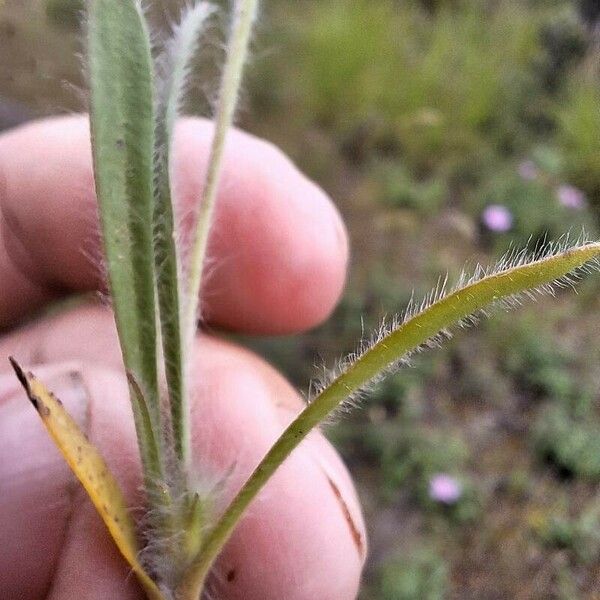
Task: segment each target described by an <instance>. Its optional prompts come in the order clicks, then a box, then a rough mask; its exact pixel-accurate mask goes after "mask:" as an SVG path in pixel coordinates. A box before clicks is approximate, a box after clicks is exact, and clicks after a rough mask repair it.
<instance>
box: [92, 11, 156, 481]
mask: <svg viewBox="0 0 600 600" xmlns="http://www.w3.org/2000/svg"><path fill="white" fill-rule="evenodd" d="M88 15H89V19H88V21H89V30H88V46H89V47H88V56H89V77H90V88H91V132H92V147H93V154H94V173H95V178H96V192H97V195H98V202H99V208H100V218H101V223H102V233H103V238H104V247H105V253H106V259H107V265H108V278H109V283H110V291H111V294H112V300H113V306H114V310H115V318H116V322H117V329H118V332H119V338H120V342H121V349H122V352H123V359H124V362H125V366H126V367H127V369H128V370H129V371H130V372H131V373H133V374H134V375H135V378H136V381H137V382H138V383H139V386H140V388H141V390H142V393H143V395H144V398H145V402H146V404H147V406H148V410H149V412H150V423H148V421H147V420H146V419H144V418H143V416H142V412H143V411H142V408H141V407H140V404H139V398H138V396H137V394H136V393H134V392H133V391H132V394H131V398H132V404H133V412H134V415H135V422H136V428H137V431H138V441H139V443H140V452H141V455H142V463H143V466H144V472H145V475H146V478H147V480H157V479H163V469H162V467H161V465H160V464H156V460H155V457H156V456H160V455H161V454H160V452H156V448H158V447H160V444H161V440H160V435H159V430H160V429H159V426H160V421H161V415H160V407H159V391H158V377H157V360H156V354H157V348H156V346H157V331H156V307H155V304H156V302H155V285H154V261H153V241H152V222H153V204H154V198H153V152H154V106H153V103H154V100H153V71H152V58H151V53H150V40H149V34H148V31H147V27H146V24H145V21H144V18H143V15H142V12H141V8H140V6H139V4H138V2H136V1H135V0H92V1H91V2H90V3H89V9H88ZM148 424H150V427H148Z"/></svg>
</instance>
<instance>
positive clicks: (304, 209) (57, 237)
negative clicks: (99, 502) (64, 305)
mask: <svg viewBox="0 0 600 600" xmlns="http://www.w3.org/2000/svg"><path fill="white" fill-rule="evenodd" d="M210 133H211V126H210V124H209V123H207V122H205V121H200V120H187V121H185V122H183V123H181V124H180V126H179V128H178V130H177V136H176V149H175V157H176V166H175V181H176V188H177V189H176V192H177V197H178V198H180V201H181V204H180V207H179V211H180V216H181V219H182V223H183V229H184V230H187V231H189V222H190V213H191V212H192V210H193V207H194V204H195V202H196V201H197V198H198V197H199V193H198V192H199V189H200V187H201V185H202V173H203V169H204V166H205V164H206V157H207V152H208V145H209V142H210ZM93 189H94V188H93V176H92V169H91V153H90V144H89V134H88V124H87V120H86V119H85V118H84V117H68V118H57V119H51V120H45V121H40V122H37V123H32V124H29V125H26V126H24V127H21V128H19V129H15V130H13V131H10V132H7V133H5V134H3V135H1V136H0V282H2V286H1V287H0V331H2V332H3V336H2V337H0V359H1V360H0V490H1V492H0V539H2V544H0V597H2V598H13V599H23V600H30V599H31V600H33V599H36V600H37V599H39V598H48V599H49V600H50V599H51V600H58V599H60V600H70V599H73V600H75V599H78V598H83V597H85V598H87V599H89V600H95V599H98V600H100V599H103V600H104V599H106V598H114V599H115V600H126V599H127V600H130V599H131V600H133V599H139V598H143V594H142V593H141V591H140V588H139V587H138V585H137V582H136V581H135V578H134V577H133V576H132V575H131V574H130V572H129V570H128V568H127V565H126V564H125V563H124V561H123V560H122V558H121V557H120V555H119V553H118V551H117V550H116V549H115V547H114V546H113V545H112V543H111V540H110V538H109V536H108V534H107V532H106V530H105V528H104V525H103V524H102V522H101V520H100V518H99V517H98V516H97V514H96V513H95V512H94V510H93V508H92V506H91V504H90V502H89V500H88V499H87V497H86V496H85V493H84V492H83V491H82V490H81V488H80V487H79V486H78V484H77V483H76V482H75V481H74V480H73V477H72V476H71V475H70V473H69V471H68V469H67V467H66V466H65V465H64V463H63V461H62V459H61V457H60V455H59V453H58V451H57V450H56V449H55V448H54V447H53V445H52V443H51V442H50V440H49V439H48V436H47V434H46V433H45V431H44V430H43V427H42V425H41V423H40V421H39V418H38V417H37V415H36V414H35V411H34V410H33V408H32V407H31V406H30V405H29V403H28V402H27V400H26V399H25V396H24V394H23V392H22V390H21V389H20V388H19V386H18V384H17V382H16V380H15V378H14V375H13V374H12V373H11V372H10V368H9V366H8V363H7V361H6V357H7V356H8V355H9V354H11V355H14V356H15V357H16V358H17V359H18V360H19V361H20V362H21V363H22V364H24V365H25V366H26V367H27V368H32V369H33V370H34V371H35V372H36V374H37V375H38V376H39V377H40V378H41V379H43V380H44V382H45V383H46V384H47V385H48V387H49V388H50V389H52V390H53V391H54V392H55V393H56V394H57V396H58V397H59V398H61V400H62V401H63V402H64V403H65V405H66V406H67V408H68V410H69V411H70V412H71V413H72V414H73V415H74V416H75V417H76V418H77V419H78V420H79V421H80V423H81V425H82V427H84V428H85V429H86V431H87V433H88V435H89V437H90V439H92V441H93V442H94V443H96V444H97V445H98V447H99V448H100V449H101V451H102V453H103V454H104V456H105V458H106V460H107V462H108V464H109V467H110V468H111V469H112V471H113V473H115V475H116V477H117V479H118V480H119V482H120V483H121V485H122V487H123V489H124V490H125V493H126V495H127V498H128V500H129V502H130V504H131V506H133V507H139V506H141V505H142V502H143V499H142V497H141V495H140V469H139V459H138V457H137V450H136V442H135V436H134V430H133V422H132V417H131V412H130V408H129V404H128V396H127V388H126V383H125V381H124V377H123V373H122V365H121V360H120V353H119V349H118V344H117V341H116V335H115V331H114V326H113V319H112V315H111V313H110V311H109V309H108V308H106V307H105V306H102V305H101V304H99V303H98V302H94V301H89V302H85V303H83V304H79V305H78V306H76V307H74V308H70V309H66V310H65V309H63V310H61V311H60V312H59V313H54V314H52V315H51V316H49V315H48V314H46V315H45V316H43V317H39V316H38V317H37V318H35V319H34V318H32V315H35V313H36V312H39V311H40V310H41V309H43V308H44V307H45V306H46V305H48V304H49V303H51V302H52V301H54V300H56V299H58V298H64V297H66V296H68V295H69V294H71V293H73V292H82V291H94V290H102V289H103V288H104V284H103V280H102V277H101V276H100V272H101V269H100V268H99V267H98V264H99V262H100V261H99V259H100V257H101V252H100V250H99V248H100V246H99V243H98V239H99V234H98V224H97V217H96V209H95V202H96V200H95V196H94V191H93ZM183 240H184V243H185V231H184V234H183ZM209 249H210V250H209V258H210V261H209V265H208V268H207V273H206V275H207V277H206V285H205V288H204V291H203V298H202V308H203V319H204V322H205V325H206V327H205V328H204V329H205V330H206V329H209V330H213V331H214V330H215V329H219V328H221V329H229V330H232V331H241V332H249V333H254V334H281V333H293V332H298V331H302V330H304V329H307V328H310V327H312V326H314V325H316V324H318V323H320V322H321V321H323V320H324V319H325V318H326V317H327V316H328V315H329V313H330V312H331V310H332V308H333V307H334V305H335V303H336V302H337V300H338V298H339V296H340V293H341V291H342V288H343V284H344V280H345V274H346V265H347V260H348V242H347V235H346V231H345V228H344V225H343V223H342V221H341V219H340V216H339V214H338V213H337V211H336V209H335V208H334V206H333V204H332V203H331V201H330V200H329V199H328V198H327V196H326V195H325V194H324V193H323V192H322V191H321V190H320V189H319V188H318V187H317V186H315V185H314V184H313V183H311V182H309V181H308V180H307V179H306V178H305V177H304V176H303V175H301V174H300V173H299V172H298V171H297V170H296V168H295V167H294V166H293V165H292V164H291V162H290V161H289V160H288V159H287V158H285V157H284V156H283V155H282V154H281V152H280V151H279V150H277V149H276V148H274V147H273V146H271V145H270V144H268V143H266V142H264V141H261V140H258V139H256V138H254V137H252V136H249V135H247V134H244V133H241V132H237V131H236V132H232V134H231V135H230V137H229V141H228V145H227V149H226V155H225V170H224V176H223V185H222V186H221V192H220V196H219V200H218V209H217V215H216V219H215V227H214V229H213V232H212V235H211V240H210V245H209ZM19 325H20V327H19ZM191 372H192V373H193V380H192V388H193V406H192V428H193V439H194V441H193V473H192V479H193V480H194V481H195V482H196V483H197V485H198V488H199V489H204V490H207V489H213V488H214V489H215V490H216V491H215V492H214V493H213V497H214V498H215V504H216V507H217V509H218V508H219V507H220V508H222V507H223V506H224V505H225V503H226V502H227V500H228V499H229V498H230V497H231V496H232V494H233V493H235V491H236V490H237V489H239V487H240V486H241V484H242V483H243V481H244V479H245V478H246V477H247V476H248V474H249V473H250V471H251V470H252V468H253V467H254V466H255V465H256V463H257V462H258V461H259V459H260V458H261V457H262V455H263V454H264V453H265V452H266V450H267V449H268V447H269V446H270V445H271V444H272V443H273V441H274V440H275V439H276V437H277V436H278V434H279V433H280V432H281V431H282V429H283V428H284V426H285V425H286V424H287V423H289V421H290V419H292V418H293V415H294V414H296V413H297V412H298V410H300V408H301V407H302V401H301V399H300V398H299V396H298V394H297V393H296V391H295V390H294V389H293V388H292V387H291V386H290V385H289V383H288V382H287V381H286V380H285V379H284V378H283V377H282V376H281V375H280V374H278V373H277V372H276V371H275V370H274V369H273V368H272V367H270V366H269V365H268V364H266V363H265V362H264V361H263V360H261V359H260V358H259V357H257V356H255V355H253V354H252V353H250V352H248V351H247V350H244V349H242V348H240V347H237V346H235V345H232V344H230V343H228V342H225V341H223V340H221V339H219V338H218V337H217V336H214V335H208V334H199V335H198V338H197V341H196V352H195V357H194V359H193V363H192V369H191ZM215 486H216V487H215ZM365 540H366V538H365V530H364V524H363V520H362V515H361V511H360V507H359V504H358V501H357V498H356V494H355V491H354V488H353V486H352V482H351V480H350V478H349V476H348V474H347V471H346V469H345V467H344V466H343V464H342V463H341V461H340V459H339V457H338V456H337V454H336V453H335V451H334V450H333V449H332V447H331V446H330V445H329V444H328V442H326V441H325V439H324V438H323V437H322V435H321V434H319V433H314V434H312V435H311V436H309V438H308V439H307V440H306V441H305V442H304V443H303V444H302V445H301V446H300V447H299V448H298V450H297V451H295V452H294V453H293V454H292V456H291V457H290V458H289V459H288V461H287V462H286V463H285V464H284V465H283V467H282V468H281V469H280V470H279V471H278V472H277V474H276V475H275V477H273V479H272V480H271V481H270V482H269V484H268V486H267V487H266V488H265V489H264V490H263V492H262V493H261V494H260V496H259V498H258V499H257V500H256V501H255V503H254V504H253V505H252V506H251V508H250V509H249V511H248V513H247V514H246V516H245V517H244V519H243V520H242V522H241V523H240V525H239V527H238V529H237V530H236V532H235V534H234V536H233V538H232V539H231V540H230V542H229V543H228V545H227V547H226V549H225V550H224V552H223V554H222V555H221V557H220V558H219V560H218V563H217V565H216V567H215V570H214V573H213V575H212V576H211V579H210V582H209V585H208V588H207V592H208V597H209V598H220V599H225V600H238V599H239V600H241V599H242V598H243V599H245V600H253V599H256V600H259V599H260V600H270V599H273V600H275V599H277V600H280V599H281V598H286V599H287V600H309V599H311V600H351V599H352V598H354V597H356V594H357V590H358V585H359V578H360V573H361V569H362V566H363V563H364V559H365V552H366V541H365Z"/></svg>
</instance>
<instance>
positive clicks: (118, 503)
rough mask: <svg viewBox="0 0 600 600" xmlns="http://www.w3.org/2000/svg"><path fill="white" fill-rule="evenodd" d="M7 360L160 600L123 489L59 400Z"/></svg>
mask: <svg viewBox="0 0 600 600" xmlns="http://www.w3.org/2000/svg"><path fill="white" fill-rule="evenodd" d="M10 361H11V363H12V366H13V368H14V370H15V373H16V374H17V377H18V378H19V381H20V382H21V384H22V385H23V387H24V388H25V391H26V393H27V396H28V397H29V400H30V401H31V403H32V404H33V406H34V408H35V409H36V411H37V412H38V414H39V415H40V418H41V419H42V422H43V423H44V425H45V427H46V429H47V430H48V433H49V434H50V436H51V437H52V439H53V440H54V442H55V444H56V445H57V447H58V449H59V450H60V452H61V453H62V455H63V457H64V459H65V461H66V462H67V464H68V465H69V467H71V470H72V471H73V473H74V474H75V476H76V477H77V479H79V481H80V482H81V484H82V485H83V487H84V488H85V491H86V492H87V493H88V496H89V497H90V499H91V501H92V502H93V504H94V506H95V507H96V510H97V511H98V513H99V514H100V516H101V517H102V520H103V521H104V524H105V525H106V527H107V528H108V531H109V532H110V535H111V536H112V538H113V540H114V541H115V544H116V545H117V547H118V548H119V550H120V552H121V554H122V555H123V557H124V558H125V560H126V561H127V562H128V563H129V565H130V566H131V568H132V570H133V571H134V573H135V574H136V575H137V577H138V579H139V581H140V583H141V584H142V586H143V587H144V589H145V590H146V593H147V595H148V598H150V600H164V597H163V595H162V594H161V593H160V590H159V589H158V587H157V585H156V584H155V583H154V581H152V579H151V578H150V576H149V575H148V573H147V572H146V571H145V570H144V568H143V567H142V565H141V564H140V562H139V560H138V554H139V548H138V541H137V536H136V531H135V524H134V522H133V519H132V518H131V515H130V514H129V510H128V508H127V504H126V502H125V498H124V497H123V492H122V491H121V488H120V487H119V484H118V483H117V480H116V479H115V478H114V476H113V475H112V473H111V472H110V470H109V468H108V465H107V464H106V462H105V461H104V459H103V458H102V456H101V455H100V453H99V451H98V449H97V448H96V447H95V446H94V445H93V444H92V443H90V442H89V441H88V439H87V437H86V435H85V434H84V433H83V432H82V431H81V430H80V429H79V426H78V425H77V423H76V422H75V420H74V419H73V418H72V417H71V416H70V415H69V414H68V413H67V411H66V410H65V409H64V408H63V405H62V403H61V402H60V400H59V399H57V398H55V397H54V396H53V394H52V393H51V392H49V391H48V390H47V388H46V387H45V386H44V384H43V383H41V382H40V381H39V380H38V379H36V378H35V376H34V375H33V374H31V373H26V372H25V371H23V369H22V368H21V367H20V366H19V364H18V363H17V362H16V361H15V360H14V359H13V358H11V359H10Z"/></svg>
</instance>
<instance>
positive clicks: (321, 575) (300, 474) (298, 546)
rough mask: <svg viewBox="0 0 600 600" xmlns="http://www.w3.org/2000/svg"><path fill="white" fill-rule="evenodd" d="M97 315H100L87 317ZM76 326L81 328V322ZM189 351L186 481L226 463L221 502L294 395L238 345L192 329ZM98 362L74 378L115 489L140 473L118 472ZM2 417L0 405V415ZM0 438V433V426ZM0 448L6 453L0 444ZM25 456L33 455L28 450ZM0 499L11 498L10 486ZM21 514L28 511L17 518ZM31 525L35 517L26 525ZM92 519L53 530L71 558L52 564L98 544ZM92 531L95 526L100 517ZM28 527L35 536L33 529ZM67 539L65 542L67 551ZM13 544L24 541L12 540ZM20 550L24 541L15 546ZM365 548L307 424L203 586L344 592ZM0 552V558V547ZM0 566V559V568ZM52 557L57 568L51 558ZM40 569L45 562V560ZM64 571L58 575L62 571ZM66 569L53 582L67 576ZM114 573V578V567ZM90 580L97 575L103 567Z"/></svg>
mask: <svg viewBox="0 0 600 600" xmlns="http://www.w3.org/2000/svg"><path fill="white" fill-rule="evenodd" d="M99 315H105V313H99ZM105 316H106V315H105ZM103 318H104V316H99V317H98V322H101V321H102V319H103ZM82 326H83V324H82ZM80 335H81V336H82V337H85V335H84V334H83V333H82V331H81V328H80ZM56 337H59V335H58V334H56ZM88 339H89V338H88ZM64 344H65V346H66V345H67V344H66V342H65V343H64ZM77 345H78V343H77V341H76V340H71V346H77ZM88 345H89V344H88ZM200 353H201V356H202V361H201V362H200V361H199V362H198V364H196V365H195V368H194V372H195V374H196V376H197V377H196V381H197V384H196V398H195V401H194V412H193V424H194V433H195V436H194V438H195V440H196V442H195V445H194V465H195V470H194V480H195V481H196V482H197V484H198V486H199V487H200V488H202V489H207V488H208V487H210V484H211V483H215V482H219V481H221V480H222V477H223V473H229V475H228V476H227V478H226V480H225V481H224V491H223V492H222V494H223V495H222V496H220V497H219V499H220V501H221V502H222V503H223V504H224V503H225V502H227V500H228V498H230V497H231V495H232V494H233V493H234V491H235V490H236V489H237V488H239V486H240V485H241V483H242V482H243V480H244V479H245V478H246V477H247V476H248V474H249V473H250V471H251V470H252V469H253V468H254V466H255V465H256V463H257V462H258V460H259V459H260V458H261V457H262V455H263V454H264V452H266V450H267V449H268V447H269V446H270V445H271V444H272V442H273V441H274V440H275V438H276V436H277V435H278V434H279V433H280V432H281V430H282V428H283V426H284V425H285V423H287V422H288V421H289V420H290V418H291V416H292V413H293V412H294V410H296V409H295V408H294V407H297V406H299V405H301V403H300V401H299V398H298V397H297V395H296V394H295V393H294V392H293V390H292V389H291V388H290V387H289V385H288V384H287V383H286V382H285V381H284V380H283V379H282V378H281V377H280V376H278V375H277V374H276V373H274V372H273V370H272V369H271V368H270V367H268V366H267V365H265V363H263V362H262V361H260V360H259V359H258V358H256V357H254V356H253V355H251V354H250V353H248V352H245V351H243V350H239V349H235V348H232V347H231V346H229V345H226V344H224V343H223V342H217V341H213V340H210V339H209V338H203V339H202V342H201V347H200ZM97 369H99V367H98V366H95V367H94V368H93V369H89V368H86V370H85V371H84V372H87V373H91V375H87V376H86V378H85V381H86V388H87V389H88V390H89V394H90V396H91V397H92V403H91V405H90V411H91V413H90V414H91V423H93V424H94V425H95V429H94V431H93V432H91V437H92V439H93V440H94V441H95V442H96V443H98V444H99V445H100V447H101V448H102V451H103V452H104V453H105V454H107V457H106V458H107V461H108V462H109V465H110V466H111V468H112V469H114V470H116V472H117V474H118V476H119V478H120V480H121V481H122V482H123V480H124V481H125V486H126V488H127V489H129V490H134V491H135V489H136V485H137V484H136V483H135V482H138V481H139V474H138V475H137V476H132V475H131V474H129V475H127V476H124V473H123V469H124V468H125V467H126V466H127V465H129V466H131V464H132V463H133V460H132V459H131V458H127V457H131V453H132V450H131V448H134V447H135V443H134V442H133V433H132V426H131V417H130V415H129V407H128V404H127V398H126V388H125V386H124V384H123V382H122V380H121V378H120V377H119V376H118V375H113V376H112V377H114V378H115V379H114V381H112V382H111V380H107V379H106V378H105V379H100V380H99V381H98V380H97V383H94V380H93V375H94V373H95V371H96V370H97ZM111 372H113V371H111ZM115 411H117V412H116V413H115ZM4 422H5V421H4V420H3V419H2V418H1V416H0V426H2V423H4ZM114 423H118V424H121V427H122V426H123V425H122V424H123V423H127V424H128V427H129V429H126V430H123V429H119V428H117V430H115V427H114V426H113V424H114ZM22 430H24V428H22ZM117 438H120V439H124V440H125V442H128V443H129V446H128V445H127V444H126V443H125V442H121V443H120V444H116V443H115V440H116V439H117ZM2 439H4V436H3V435H0V440H2ZM119 446H121V447H119ZM133 452H134V451H133ZM2 455H6V452H4V451H2V452H0V456H2ZM34 457H37V460H39V455H38V453H35V454H34ZM124 457H125V458H124ZM45 472H46V471H45ZM48 477H49V481H50V482H56V477H54V476H52V474H51V473H50V474H48ZM1 481H2V474H1V473H0V482H1ZM132 482H133V483H132ZM46 486H49V484H46ZM53 489H54V491H52V489H46V488H45V486H44V485H41V486H40V484H38V491H39V493H40V494H43V495H42V496H40V497H44V498H46V502H47V503H49V504H50V505H53V504H54V503H55V501H56V494H57V491H56V487H55V488H53ZM130 493H131V492H130ZM53 494H54V495H53ZM6 501H7V502H10V497H9V498H8V500H6ZM138 503H139V502H138ZM15 510H16V509H15ZM77 510H78V508H77V507H76V508H75V510H74V512H73V516H72V517H71V522H75V519H76V517H77V514H78V512H77ZM13 512H15V511H13ZM26 516H27V515H25V517H26ZM23 520H24V521H27V522H29V521H28V520H27V519H26V518H24V519H23ZM34 522H35V520H32V523H34ZM77 522H79V521H77ZM84 522H85V519H84ZM54 523H55V524H56V520H55V521H54ZM39 526H40V525H39V520H38V522H37V524H36V525H35V528H36V531H37V528H38V527H39ZM20 527H25V530H26V531H27V523H21V524H20ZM32 527H33V525H32ZM92 530H93V528H91V527H86V528H85V529H81V528H80V527H79V526H76V527H69V528H68V531H69V533H68V535H67V536H66V542H65V541H64V539H65V538H62V537H60V536H58V537H60V540H61V542H62V546H63V547H64V548H65V550H64V552H65V553H66V555H67V556H71V557H73V558H72V560H71V559H69V560H67V559H64V560H63V559H62V558H61V560H60V564H66V565H73V564H74V562H76V560H77V557H79V556H87V554H86V548H90V549H91V550H90V552H93V551H94V549H95V548H100V547H103V545H102V544H96V543H95V541H94V540H95V537H94V536H95V535H96V534H95V533H90V531H92ZM99 530H100V531H102V532H103V531H104V530H103V528H102V527H100V528H99ZM81 531H84V532H86V534H85V539H82V538H81V535H82V534H81ZM44 536H45V537H44V538H41V539H43V540H44V546H45V548H46V549H47V550H48V551H47V552H45V553H44V556H43V557H42V558H41V559H40V560H50V559H49V557H51V556H53V554H52V552H53V551H54V552H57V550H56V548H59V547H60V546H61V543H59V542H55V543H54V545H53V544H52V543H50V541H49V539H50V537H51V536H50V535H49V533H48V532H47V531H44ZM70 536H74V538H73V539H71V537H70ZM3 537H4V535H3ZM29 537H31V538H33V539H34V540H35V539H38V541H39V539H40V538H39V537H37V534H36V532H33V533H31V535H30V536H29ZM86 540H88V541H86ZM71 544H73V546H72V547H73V548H74V550H73V551H72V552H70V551H69V548H71ZM86 544H89V546H88V545H86ZM9 546H10V544H9ZM17 546H18V548H19V549H22V548H23V546H22V545H21V544H17ZM109 546H110V545H109ZM49 547H50V548H49ZM29 551H30V548H29V547H26V548H24V550H23V552H29ZM364 554H365V537H364V526H363V522H362V517H361V514H360V509H359V507H358V502H357V501H356V497H355V494H354V491H353V489H352V485H351V483H350V480H349V478H348V475H347V473H346V471H345V469H344V468H343V466H342V464H341V463H340V461H339V458H338V457H337V455H336V454H335V453H334V451H333V450H332V449H331V447H330V446H329V445H328V444H327V443H326V442H325V441H324V439H323V438H322V437H321V436H319V435H313V436H311V437H310V438H309V440H307V441H306V442H305V443H303V444H302V446H301V448H300V449H299V450H298V451H296V452H295V453H294V454H292V456H291V457H290V458H289V459H288V461H287V462H286V463H285V466H284V467H283V468H282V469H280V470H279V471H278V473H277V475H276V476H275V477H274V478H273V479H272V480H271V482H270V483H269V485H268V486H267V488H265V490H264V492H263V493H261V495H260V497H259V498H258V499H257V501H256V502H255V503H254V504H253V505H252V506H251V508H250V510H249V511H248V514H247V516H246V517H245V518H244V520H243V521H242V523H241V524H240V526H239V528H238V529H237V530H236V533H235V534H234V537H233V539H232V540H231V542H230V543H229V544H228V546H227V549H226V551H225V552H224V553H223V555H222V556H221V558H220V559H219V562H218V564H217V568H216V570H215V574H214V575H213V577H212V579H211V582H210V585H211V589H212V590H213V592H215V593H216V595H217V597H223V598H225V599H229V600H237V599H238V598H248V599H249V600H252V599H254V598H256V599H258V598H261V599H264V600H269V599H271V598H273V599H275V598H282V597H284V598H287V599H290V600H296V599H297V600H301V599H302V600H304V599H305V598H307V597H314V598H328V599H331V600H345V599H350V598H354V596H355V593H356V589H357V586H358V579H359V575H360V570H361V566H362V562H363V560H364ZM0 558H7V557H6V556H2V555H0ZM8 558H9V559H10V563H8V564H22V563H23V562H25V563H27V560H26V559H25V555H23V556H20V555H18V554H17V555H15V554H14V552H13V554H11V555H10V556H8ZM109 559H110V557H104V554H102V553H100V554H98V555H97V556H95V557H94V560H98V561H100V563H101V564H106V563H108V564H110V563H111V561H110V560H109ZM54 561H55V562H56V557H55V555H54ZM103 561H104V562H103ZM5 564H6V563H5ZM53 564H54V563H53ZM2 565H3V563H2V561H0V573H2V572H3V571H2ZM266 566H268V568H266ZM36 567H39V565H36ZM32 568H33V567H32ZM54 568H56V569H57V571H56V572H57V576H58V574H60V569H58V568H57V567H54ZM69 568H71V567H69ZM106 569H107V567H106V566H105V567H104V571H102V570H101V569H99V570H98V572H107V570H106ZM42 570H43V569H42ZM46 570H47V572H52V568H49V567H47V569H46ZM65 573H67V575H68V571H65ZM67 575H65V579H64V581H67V582H68V581H69V578H68V576H67ZM114 576H115V578H116V580H117V581H118V582H121V583H122V582H123V577H122V576H121V575H118V574H115V575H114ZM26 578H27V580H31V579H32V578H33V574H32V573H26ZM97 583H98V585H105V583H104V579H103V578H100V579H99V580H98V581H97ZM59 589H63V588H59ZM64 589H70V588H64ZM119 589H121V588H119ZM123 589H125V588H123ZM1 590H2V587H1V586H0V591H1ZM217 592H218V593H217ZM119 593H120V592H119ZM0 596H2V594H0ZM8 597H10V596H8ZM31 597H39V596H31ZM65 597H68V596H65ZM105 597H118V596H117V595H109V596H105Z"/></svg>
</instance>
